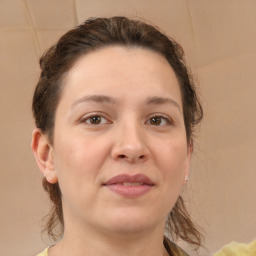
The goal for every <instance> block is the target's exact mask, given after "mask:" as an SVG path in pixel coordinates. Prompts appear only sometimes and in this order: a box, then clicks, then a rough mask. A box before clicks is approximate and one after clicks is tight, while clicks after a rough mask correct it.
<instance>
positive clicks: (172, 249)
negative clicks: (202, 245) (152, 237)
mask: <svg viewBox="0 0 256 256" xmlns="http://www.w3.org/2000/svg"><path fill="white" fill-rule="evenodd" d="M164 246H165V248H166V250H167V251H168V253H169V255H170V256H189V255H188V254H187V253H186V252H185V251H184V250H182V249H181V248H180V247H179V246H178V245H176V244H175V243H173V242H171V241H170V240H169V239H167V238H166V237H165V238H164Z"/></svg>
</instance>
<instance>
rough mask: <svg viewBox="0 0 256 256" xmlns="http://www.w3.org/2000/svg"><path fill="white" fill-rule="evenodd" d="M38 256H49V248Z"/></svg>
mask: <svg viewBox="0 0 256 256" xmlns="http://www.w3.org/2000/svg"><path fill="white" fill-rule="evenodd" d="M36 256H48V248H46V249H45V250H44V251H43V252H41V253H39V254H37V255H36Z"/></svg>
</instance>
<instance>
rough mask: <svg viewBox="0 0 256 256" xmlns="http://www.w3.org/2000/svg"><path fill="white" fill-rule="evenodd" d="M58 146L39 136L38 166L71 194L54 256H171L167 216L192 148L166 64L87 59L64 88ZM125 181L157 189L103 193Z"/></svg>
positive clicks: (115, 51) (121, 57) (99, 56)
mask: <svg viewBox="0 0 256 256" xmlns="http://www.w3.org/2000/svg"><path fill="white" fill-rule="evenodd" d="M92 95H93V97H91V96H92ZM95 95H97V97H95ZM98 96H104V97H98ZM105 96H106V97H108V98H106V97H105ZM109 97H111V99H109ZM156 98H157V99H156ZM159 99H161V100H159ZM95 120H96V122H95ZM53 141H54V143H53V145H51V144H50V143H49V140H48V138H47V136H46V135H44V134H42V133H41V131H40V130H39V129H35V130H34V132H33V139H32V149H33V152H34V154H35V158H36V160H37V163H38V166H39V168H40V169H41V171H42V172H43V173H44V175H45V177H46V179H47V180H48V182H50V183H56V182H59V185H60V188H61V191H62V195H63V197H62V201H63V212H64V222H65V230H64V236H63V239H62V240H61V241H60V242H59V243H58V244H57V245H55V246H54V247H52V248H51V250H50V254H51V255H56V256H58V255H62V256H66V255H71V254H72V255H75V256H80V255H81V256H82V255H86V256H87V255H88V256H89V255H109V256H110V255H111V256H113V255H147V256H150V255H152V256H153V255H155V256H156V255H157V256H159V255H168V254H167V252H166V251H165V249H164V247H163V232H164V226H165V218H166V216H167V215H168V213H169V212H170V211H171V209H172V208H173V206H174V204H175V202H176V200H177V198H178V196H179V194H180V192H181V189H182V187H183V186H184V184H185V177H186V176H187V175H189V169H190V158H191V152H192V146H191V145H188V144H187V139H186V131H185V126H184V120H183V110H182V101H181V94H180V90H179V84H178V80H177V78H176V76H175V73H174V71H173V69H172V68H171V66H170V65H169V64H168V62H167V61H166V60H165V59H164V58H163V57H162V56H160V55H159V54H157V53H155V52H152V51H150V50H146V49H141V48H136V49H128V48H124V47H117V46H113V47H107V48H104V49H100V50H97V51H95V52H92V53H88V54H86V55H84V56H81V57H80V59H79V60H78V61H77V62H76V63H75V65H74V66H73V67H72V69H71V70H70V71H69V72H68V74H67V76H66V79H65V82H64V90H63V93H62V96H61V100H60V102H59V105H58V107H57V110H56V119H55V129H54V140H53ZM119 174H129V175H135V174H144V175H146V176H148V177H149V178H150V179H151V180H152V181H153V183H154V186H152V188H151V189H150V190H149V191H148V192H147V193H145V194H142V195H140V196H136V197H127V196H122V195H120V194H117V193H115V192H113V191H111V190H109V189H108V188H106V186H103V184H104V183H106V181H107V180H109V179H110V178H112V177H114V176H116V175H119ZM124 248H126V249H125V251H124Z"/></svg>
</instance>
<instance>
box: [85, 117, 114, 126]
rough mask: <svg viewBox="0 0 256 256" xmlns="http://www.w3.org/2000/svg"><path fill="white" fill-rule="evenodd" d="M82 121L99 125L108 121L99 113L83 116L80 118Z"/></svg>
mask: <svg viewBox="0 0 256 256" xmlns="http://www.w3.org/2000/svg"><path fill="white" fill-rule="evenodd" d="M82 122H84V123H86V124H91V125H101V124H106V123H109V121H108V120H107V119H106V118H105V117H103V116H101V115H91V116H88V117H84V118H83V119H82Z"/></svg>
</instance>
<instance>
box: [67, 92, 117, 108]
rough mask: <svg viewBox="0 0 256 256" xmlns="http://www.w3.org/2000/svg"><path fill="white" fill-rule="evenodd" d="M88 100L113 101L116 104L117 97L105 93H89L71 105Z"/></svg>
mask: <svg viewBox="0 0 256 256" xmlns="http://www.w3.org/2000/svg"><path fill="white" fill-rule="evenodd" d="M88 101H93V102H97V103H112V104H116V102H117V101H116V99H114V98H112V97H109V96H105V95H88V96H84V97H82V98H80V99H78V100H77V101H75V102H74V103H73V104H72V105H71V107H74V106H76V105H77V104H79V103H82V102H88Z"/></svg>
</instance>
